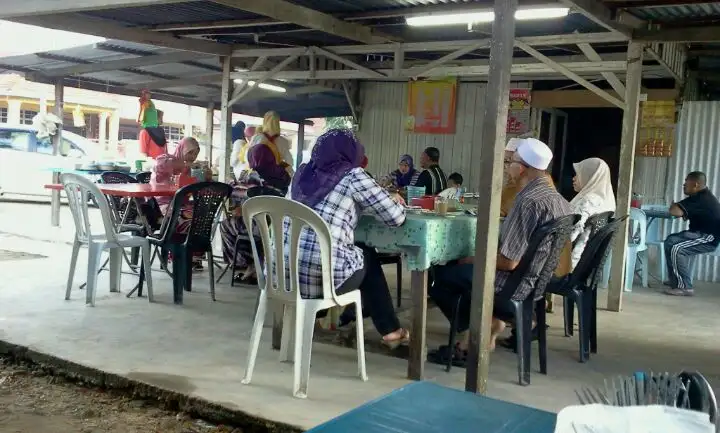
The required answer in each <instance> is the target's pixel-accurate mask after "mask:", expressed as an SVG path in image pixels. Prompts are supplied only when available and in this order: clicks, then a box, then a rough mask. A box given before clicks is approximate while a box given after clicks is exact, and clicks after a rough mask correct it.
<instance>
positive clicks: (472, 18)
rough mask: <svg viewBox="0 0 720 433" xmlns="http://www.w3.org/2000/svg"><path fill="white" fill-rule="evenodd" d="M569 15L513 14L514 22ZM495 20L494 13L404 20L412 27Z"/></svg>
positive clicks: (553, 11)
mask: <svg viewBox="0 0 720 433" xmlns="http://www.w3.org/2000/svg"><path fill="white" fill-rule="evenodd" d="M568 13H570V9H569V8H525V9H518V11H517V12H515V19H516V20H522V21H525V20H542V19H550V18H562V17H565V16H567V14H568ZM494 20H495V13H494V12H492V11H490V12H475V13H465V14H448V15H422V16H415V17H407V18H405V22H406V23H407V25H409V26H413V27H430V26H449V25H455V24H463V25H468V24H474V23H491V22H493V21H494Z"/></svg>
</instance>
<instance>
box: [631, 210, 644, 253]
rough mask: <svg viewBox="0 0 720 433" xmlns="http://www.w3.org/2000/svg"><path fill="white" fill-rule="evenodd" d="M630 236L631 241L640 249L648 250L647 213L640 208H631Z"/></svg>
mask: <svg viewBox="0 0 720 433" xmlns="http://www.w3.org/2000/svg"><path fill="white" fill-rule="evenodd" d="M629 226H630V235H629V241H630V243H631V244H633V245H637V247H638V249H640V250H642V249H644V248H646V245H645V244H646V242H647V217H646V216H645V212H643V211H642V210H640V209H638V208H634V207H631V208H630V224H629Z"/></svg>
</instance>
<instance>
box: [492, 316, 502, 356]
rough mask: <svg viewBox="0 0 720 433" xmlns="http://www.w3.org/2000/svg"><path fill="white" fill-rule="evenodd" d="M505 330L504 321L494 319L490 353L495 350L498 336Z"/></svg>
mask: <svg viewBox="0 0 720 433" xmlns="http://www.w3.org/2000/svg"><path fill="white" fill-rule="evenodd" d="M504 330H505V322H503V321H502V320H497V319H493V322H492V326H491V327H490V351H493V350H495V342H496V341H497V336H498V335H500V334H501V333H502V332H503V331H504Z"/></svg>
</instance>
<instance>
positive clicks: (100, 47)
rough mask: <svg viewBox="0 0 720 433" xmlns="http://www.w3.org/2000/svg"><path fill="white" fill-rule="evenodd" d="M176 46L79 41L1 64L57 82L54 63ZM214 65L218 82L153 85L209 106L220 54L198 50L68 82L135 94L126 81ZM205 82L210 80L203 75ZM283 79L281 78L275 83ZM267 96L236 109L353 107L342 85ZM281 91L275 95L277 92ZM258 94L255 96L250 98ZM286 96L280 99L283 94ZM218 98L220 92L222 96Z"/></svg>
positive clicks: (300, 111) (314, 113) (188, 74)
mask: <svg viewBox="0 0 720 433" xmlns="http://www.w3.org/2000/svg"><path fill="white" fill-rule="evenodd" d="M172 52H175V51H174V50H168V49H164V48H162V49H161V48H157V47H153V46H149V45H143V44H136V43H128V42H123V41H118V40H108V41H105V42H103V43H101V44H95V45H88V46H83V47H75V48H70V49H66V50H59V51H54V52H50V53H38V54H28V55H24V56H13V57H4V58H0V72H2V69H5V70H9V71H15V72H22V73H26V74H27V73H36V74H38V73H39V74H40V75H37V76H36V77H33V78H34V79H35V80H36V81H39V82H47V83H50V82H52V79H51V78H48V77H46V76H45V75H44V74H46V73H50V72H51V71H52V70H53V69H57V68H67V67H71V66H76V65H81V64H87V63H102V62H106V61H115V60H124V59H136V58H138V57H142V56H144V55H149V54H165V53H172ZM213 71H215V72H216V73H217V74H218V79H217V83H210V84H206V85H198V84H189V85H183V86H179V87H168V88H162V89H153V90H152V93H153V94H154V95H155V98H156V99H159V100H168V101H173V102H179V103H184V104H189V105H199V106H207V101H208V98H212V97H213V96H212V95H213V94H215V95H219V92H220V69H219V64H218V59H217V57H214V56H210V55H207V56H203V55H202V54H198V59H197V60H193V61H192V62H182V63H163V64H155V65H147V66H139V67H134V68H126V69H123V70H113V71H99V72H91V73H86V74H82V75H79V76H73V77H68V78H66V79H65V83H66V85H67V86H72V87H79V88H85V89H89V90H96V91H100V92H108V93H117V94H125V95H131V96H135V95H137V94H138V93H139V91H138V90H135V89H129V88H126V87H125V86H127V85H130V84H139V83H145V82H148V81H155V80H165V79H168V80H174V79H179V80H188V79H189V80H191V81H192V80H193V79H194V78H195V77H200V76H207V75H208V74H213ZM204 82H205V81H204ZM274 84H278V83H274ZM303 85H304V84H300V83H289V82H283V83H282V86H283V87H285V88H286V89H288V91H292V89H294V88H297V87H302V86H303ZM266 95H267V96H268V99H266V100H257V99H255V100H249V101H248V102H247V103H246V104H239V105H236V106H235V107H234V108H235V111H236V112H238V113H243V114H247V115H254V116H257V115H262V114H264V112H265V111H267V110H269V109H274V110H275V111H278V112H280V114H281V115H282V116H283V118H284V119H287V120H288V121H301V120H303V119H308V118H313V117H326V116H344V115H347V114H348V113H349V111H350V109H349V107H348V106H347V101H346V99H345V96H344V95H343V94H341V93H338V91H331V90H328V92H318V93H314V94H304V95H300V96H296V97H294V98H285V97H282V95H281V94H279V93H278V94H272V93H269V92H268V93H266ZM272 96H276V97H272ZM255 97H257V95H254V96H252V95H251V99H252V98H255ZM280 97H282V98H281V99H279V98H280ZM218 98H219V96H218Z"/></svg>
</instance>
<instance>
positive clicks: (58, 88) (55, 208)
mask: <svg viewBox="0 0 720 433" xmlns="http://www.w3.org/2000/svg"><path fill="white" fill-rule="evenodd" d="M64 99H65V87H64V86H63V79H62V78H58V80H57V81H56V82H55V115H56V116H57V117H59V118H60V119H62V118H63V105H64ZM62 130H63V124H62V122H61V123H60V124H59V125H58V129H57V133H56V134H55V135H54V136H53V140H52V142H53V155H55V156H57V155H58V153H59V152H60V143H61V142H62ZM52 183H60V172H57V171H54V172H53V174H52ZM50 224H51V225H52V226H53V227H59V226H60V191H56V190H52V192H51V195H50Z"/></svg>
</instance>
